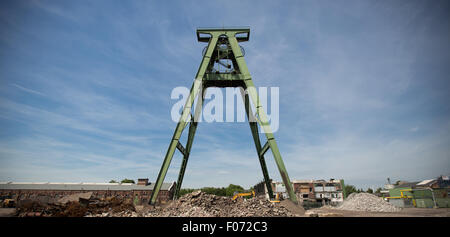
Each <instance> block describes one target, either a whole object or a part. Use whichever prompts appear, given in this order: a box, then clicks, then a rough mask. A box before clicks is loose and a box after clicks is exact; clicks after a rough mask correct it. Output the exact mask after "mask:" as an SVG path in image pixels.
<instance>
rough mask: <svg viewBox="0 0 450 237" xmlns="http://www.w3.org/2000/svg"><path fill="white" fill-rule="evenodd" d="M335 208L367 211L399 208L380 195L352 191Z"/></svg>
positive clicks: (396, 209)
mask: <svg viewBox="0 0 450 237" xmlns="http://www.w3.org/2000/svg"><path fill="white" fill-rule="evenodd" d="M335 208H336V209H340V210H347V211H368V212H398V211H400V210H401V208H399V207H396V206H394V205H392V204H390V203H388V202H386V201H384V200H383V198H381V197H377V196H375V195H373V194H370V193H352V194H350V195H349V196H348V197H347V199H346V200H345V201H344V202H343V203H342V204H341V205H340V206H338V207H335Z"/></svg>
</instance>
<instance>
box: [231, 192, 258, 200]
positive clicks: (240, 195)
mask: <svg viewBox="0 0 450 237" xmlns="http://www.w3.org/2000/svg"><path fill="white" fill-rule="evenodd" d="M248 196H253V197H255V191H251V192H248V193H237V192H236V193H235V194H234V196H233V201H234V200H236V199H237V198H238V197H248Z"/></svg>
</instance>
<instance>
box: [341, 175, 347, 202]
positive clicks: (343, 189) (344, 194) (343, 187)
mask: <svg viewBox="0 0 450 237" xmlns="http://www.w3.org/2000/svg"><path fill="white" fill-rule="evenodd" d="M341 188H342V195H343V197H344V199H347V190H345V184H344V180H343V179H341Z"/></svg>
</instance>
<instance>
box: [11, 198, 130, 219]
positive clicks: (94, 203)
mask: <svg viewBox="0 0 450 237" xmlns="http://www.w3.org/2000/svg"><path fill="white" fill-rule="evenodd" d="M134 211H135V208H134V206H133V204H132V200H131V199H124V200H121V199H117V198H109V199H94V198H89V199H84V198H81V197H79V198H78V200H77V201H76V200H75V199H73V198H65V199H64V200H62V201H61V200H59V201H57V202H50V203H45V202H39V201H36V200H30V199H28V200H22V201H20V203H19V204H18V206H17V209H16V213H17V216H19V217H27V216H44V217H45V216H55V217H83V216H97V215H99V216H102V215H104V214H103V213H116V212H117V213H118V212H134ZM108 215H109V214H108Z"/></svg>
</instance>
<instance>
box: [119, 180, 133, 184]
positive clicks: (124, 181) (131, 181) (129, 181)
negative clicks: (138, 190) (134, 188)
mask: <svg viewBox="0 0 450 237" xmlns="http://www.w3.org/2000/svg"><path fill="white" fill-rule="evenodd" d="M120 183H129V184H134V180H132V179H122V181H120Z"/></svg>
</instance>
